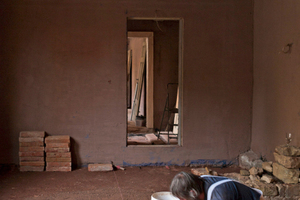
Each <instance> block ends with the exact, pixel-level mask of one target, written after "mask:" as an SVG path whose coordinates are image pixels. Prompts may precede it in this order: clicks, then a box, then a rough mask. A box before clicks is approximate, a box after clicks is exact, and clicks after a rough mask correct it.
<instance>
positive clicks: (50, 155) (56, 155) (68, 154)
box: [46, 152, 71, 158]
mask: <svg viewBox="0 0 300 200" xmlns="http://www.w3.org/2000/svg"><path fill="white" fill-rule="evenodd" d="M46 157H48V158H71V152H66V153H55V152H52V153H51V152H50V153H46Z"/></svg>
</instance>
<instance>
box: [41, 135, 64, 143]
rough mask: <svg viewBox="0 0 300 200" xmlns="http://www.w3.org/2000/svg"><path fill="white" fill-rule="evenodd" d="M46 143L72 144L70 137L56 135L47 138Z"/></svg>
mask: <svg viewBox="0 0 300 200" xmlns="http://www.w3.org/2000/svg"><path fill="white" fill-rule="evenodd" d="M45 143H46V144H47V143H70V136H68V135H54V136H47V137H46V138H45Z"/></svg>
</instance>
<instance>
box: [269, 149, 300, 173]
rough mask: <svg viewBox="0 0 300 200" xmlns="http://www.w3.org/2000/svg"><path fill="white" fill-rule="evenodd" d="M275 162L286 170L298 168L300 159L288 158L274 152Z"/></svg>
mask: <svg viewBox="0 0 300 200" xmlns="http://www.w3.org/2000/svg"><path fill="white" fill-rule="evenodd" d="M274 158H275V161H276V162H278V163H279V164H281V165H282V166H284V167H286V168H288V169H296V168H300V157H290V156H284V155H280V154H278V153H276V152H274Z"/></svg>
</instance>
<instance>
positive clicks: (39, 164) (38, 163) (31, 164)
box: [20, 161, 45, 166]
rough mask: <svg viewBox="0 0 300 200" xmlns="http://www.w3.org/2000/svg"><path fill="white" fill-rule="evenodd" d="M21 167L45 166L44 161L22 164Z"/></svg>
mask: <svg viewBox="0 0 300 200" xmlns="http://www.w3.org/2000/svg"><path fill="white" fill-rule="evenodd" d="M20 166H45V162H44V161H24V162H20Z"/></svg>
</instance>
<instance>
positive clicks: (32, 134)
mask: <svg viewBox="0 0 300 200" xmlns="http://www.w3.org/2000/svg"><path fill="white" fill-rule="evenodd" d="M20 137H26V138H27V137H42V138H44V137H45V131H21V132H20Z"/></svg>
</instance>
